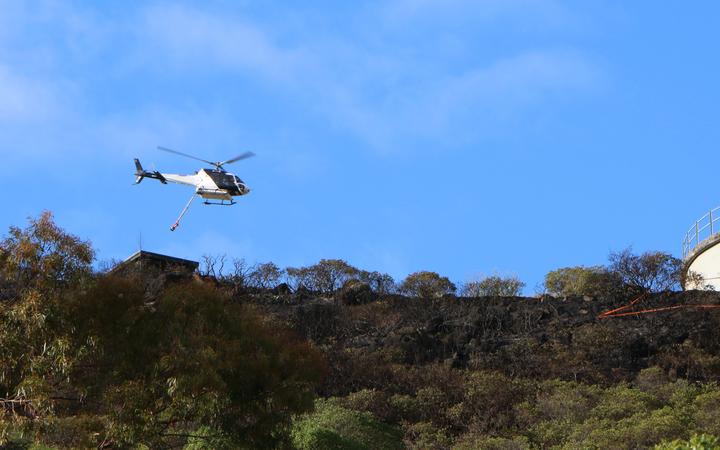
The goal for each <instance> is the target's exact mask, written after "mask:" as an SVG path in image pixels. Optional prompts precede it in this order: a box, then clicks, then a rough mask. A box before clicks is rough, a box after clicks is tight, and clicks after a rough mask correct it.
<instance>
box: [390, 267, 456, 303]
mask: <svg viewBox="0 0 720 450" xmlns="http://www.w3.org/2000/svg"><path fill="white" fill-rule="evenodd" d="M456 290H457V288H456V287H455V285H454V284H453V283H452V282H451V281H450V279H448V278H447V277H441V276H440V275H439V274H437V273H436V272H427V271H422V272H415V273H412V274H410V275H408V276H407V278H405V280H403V282H402V284H401V285H400V292H402V293H403V294H405V295H408V296H411V297H420V298H437V297H442V296H443V295H445V294H454V293H455V291H456Z"/></svg>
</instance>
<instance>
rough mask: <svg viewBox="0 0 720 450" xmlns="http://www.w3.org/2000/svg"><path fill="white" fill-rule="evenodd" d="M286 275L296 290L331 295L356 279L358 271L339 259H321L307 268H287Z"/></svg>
mask: <svg viewBox="0 0 720 450" xmlns="http://www.w3.org/2000/svg"><path fill="white" fill-rule="evenodd" d="M287 274H288V277H289V278H290V279H291V280H292V281H293V284H294V285H295V287H296V288H297V287H300V286H304V287H305V288H307V289H310V290H311V291H315V292H321V293H323V294H332V293H333V292H335V291H336V290H338V289H340V288H341V287H342V286H343V285H344V284H345V283H346V282H347V281H348V280H350V279H353V278H358V277H359V275H360V271H359V270H358V269H357V268H355V267H353V266H351V265H350V264H348V263H347V262H345V261H343V260H341V259H321V260H320V262H318V263H317V264H314V265H312V266H308V267H288V268H287Z"/></svg>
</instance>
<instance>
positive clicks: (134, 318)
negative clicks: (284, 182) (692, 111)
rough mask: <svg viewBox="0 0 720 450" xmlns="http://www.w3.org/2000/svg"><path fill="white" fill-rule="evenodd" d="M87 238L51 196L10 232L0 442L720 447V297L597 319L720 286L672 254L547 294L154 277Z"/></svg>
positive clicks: (345, 267)
mask: <svg viewBox="0 0 720 450" xmlns="http://www.w3.org/2000/svg"><path fill="white" fill-rule="evenodd" d="M93 256H94V254H93V250H92V248H91V246H90V244H89V243H87V242H84V241H82V240H80V239H78V238H77V237H74V236H72V235H70V234H68V233H67V232H65V231H63V230H62V229H60V228H59V227H58V226H57V225H56V224H55V223H54V222H53V220H52V216H51V215H50V214H43V215H42V216H40V217H39V218H37V219H33V220H31V222H30V224H29V226H27V227H26V228H24V229H21V228H12V229H11V230H10V231H9V233H8V235H7V236H6V237H5V238H4V239H3V240H2V241H0V405H1V406H2V408H3V410H2V415H1V416H0V445H2V446H3V448H29V447H32V446H37V447H36V448H58V449H59V448H153V449H154V448H183V447H184V448H187V449H223V448H225V449H231V448H248V449H254V448H296V449H302V450H311V449H313V450H314V449H318V450H319V449H401V448H408V449H551V448H554V449H575V448H596V449H607V448H653V447H657V448H659V449H686V448H687V449H689V448H707V449H712V448H720V446H719V445H718V440H717V439H716V438H715V437H713V436H720V385H718V382H720V353H719V350H720V326H719V325H720V309H719V310H716V309H710V308H706V309H689V308H682V309H680V308H678V309H673V310H663V311H662V312H659V313H649V314H638V315H634V316H626V317H609V318H600V317H599V316H600V315H601V314H602V313H603V312H605V311H608V310H611V309H614V308H617V307H619V306H621V305H625V304H627V303H628V302H629V301H630V300H632V299H636V298H638V296H639V295H641V294H644V295H643V296H642V297H641V299H642V301H641V304H640V305H641V307H642V309H645V310H655V309H658V308H665V307H667V306H673V305H678V306H680V305H683V306H688V305H699V304H702V305H705V306H707V305H720V296H718V295H717V294H715V293H714V292H699V291H697V292H677V291H674V290H676V289H677V288H678V286H679V283H680V282H681V281H682V280H680V279H679V277H678V274H679V273H681V270H680V269H681V263H680V261H678V260H677V259H675V258H672V256H670V255H667V254H664V253H659V252H651V253H645V254H642V255H635V254H633V253H632V252H631V251H629V250H626V251H623V252H619V253H615V254H612V255H611V258H610V261H609V264H608V266H603V267H571V268H562V269H558V270H555V271H552V272H550V273H549V274H548V276H547V278H546V283H545V287H544V292H543V293H542V294H541V295H538V296H536V297H519V296H518V295H519V294H520V291H521V290H522V287H523V283H522V282H521V281H520V280H518V279H517V278H516V277H500V276H491V277H487V278H483V279H479V280H473V281H470V282H468V283H466V284H465V285H462V286H460V289H459V291H460V292H461V293H462V295H463V296H462V297H456V296H455V293H456V292H457V291H458V289H457V286H456V284H454V283H452V282H451V281H450V280H449V279H447V278H446V277H443V276H441V275H439V274H437V273H433V272H416V273H414V274H411V275H409V276H408V277H407V278H406V279H405V280H403V281H402V282H400V283H396V282H395V281H394V280H393V279H392V278H391V277H390V276H388V275H386V274H382V273H378V272H368V271H364V270H360V269H357V268H355V267H353V266H351V265H350V264H348V263H346V262H345V261H342V260H331V259H330V260H321V261H320V262H318V263H317V264H314V265H311V266H308V267H297V268H288V269H281V268H279V267H278V266H276V265H275V264H273V263H264V264H258V265H255V266H249V265H247V264H246V263H245V262H244V261H243V260H234V261H232V264H228V263H227V259H226V258H224V257H212V256H208V257H205V258H204V261H203V263H204V264H203V271H202V275H203V277H202V280H205V281H207V280H208V279H210V280H213V282H212V283H208V282H203V281H191V280H187V281H170V280H171V279H170V278H168V279H167V280H166V279H162V280H161V281H162V282H160V283H158V282H156V283H147V282H144V281H146V280H138V279H136V278H125V277H120V276H117V275H113V274H110V273H99V272H97V271H95V270H93V268H92V263H93ZM147 286H153V288H152V289H148V288H147ZM40 446H45V447H40Z"/></svg>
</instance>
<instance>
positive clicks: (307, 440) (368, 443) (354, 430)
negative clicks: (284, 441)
mask: <svg viewBox="0 0 720 450" xmlns="http://www.w3.org/2000/svg"><path fill="white" fill-rule="evenodd" d="M291 436H292V443H293V445H294V446H295V448H297V449H298V450H395V449H398V450H400V449H403V448H404V446H403V443H402V433H401V432H400V431H399V430H397V429H396V428H393V427H391V426H389V425H386V424H383V423H382V422H379V421H378V420H377V419H376V418H375V417H374V416H373V415H372V414H370V413H367V412H359V411H353V410H350V409H346V408H344V407H342V406H340V405H338V404H337V402H335V401H334V400H332V399H331V400H322V399H319V400H317V401H316V403H315V412H313V413H310V414H306V415H303V416H300V417H298V418H297V419H296V420H295V421H294V423H293V429H292V433H291Z"/></svg>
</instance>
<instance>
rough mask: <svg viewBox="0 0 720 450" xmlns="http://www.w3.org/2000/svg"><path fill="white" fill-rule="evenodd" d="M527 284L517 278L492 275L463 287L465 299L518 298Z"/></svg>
mask: <svg viewBox="0 0 720 450" xmlns="http://www.w3.org/2000/svg"><path fill="white" fill-rule="evenodd" d="M524 287H525V283H523V282H522V281H520V280H519V279H518V278H517V277H515V276H512V277H505V278H503V277H500V276H498V275H492V276H489V277H485V278H483V279H481V280H476V281H470V282H468V283H466V284H465V286H463V290H462V295H463V297H517V296H519V295H520V294H521V293H522V290H523V288H524Z"/></svg>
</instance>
